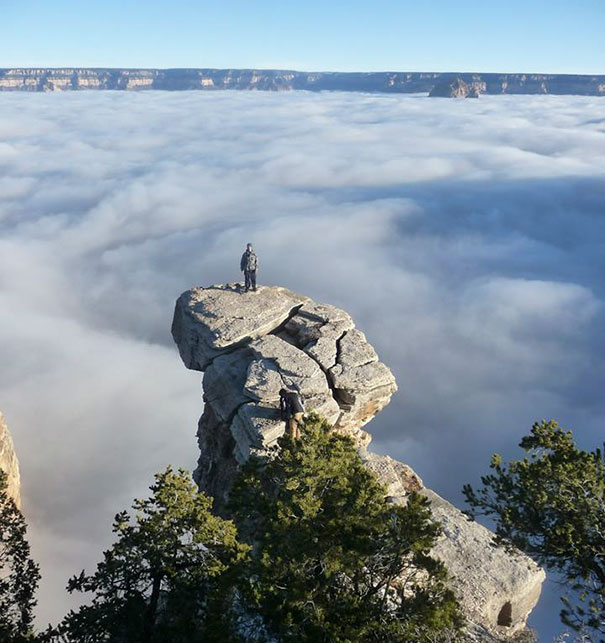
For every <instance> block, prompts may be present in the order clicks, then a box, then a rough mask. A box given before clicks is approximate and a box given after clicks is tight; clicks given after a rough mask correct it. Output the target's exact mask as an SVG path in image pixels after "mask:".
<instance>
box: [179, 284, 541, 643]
mask: <svg viewBox="0 0 605 643" xmlns="http://www.w3.org/2000/svg"><path fill="white" fill-rule="evenodd" d="M172 334H173V337H174V340H175V342H176V344H177V346H178V348H179V352H180V354H181V357H182V359H183V361H184V363H185V366H187V368H191V369H194V370H200V371H203V372H204V376H203V390H204V402H205V406H204V412H203V414H202V417H201V418H200V421H199V428H198V444H199V448H200V457H199V461H198V466H197V469H196V471H195V473H194V477H195V479H196V481H197V483H198V484H199V486H200V488H201V489H203V490H204V491H206V492H208V493H209V494H210V495H212V496H214V498H215V501H216V505H217V508H218V509H219V510H220V509H221V508H222V507H224V502H225V500H226V497H227V495H228V492H229V489H230V487H231V484H232V482H233V478H234V475H235V473H236V471H237V468H238V466H239V465H240V464H241V463H243V462H245V461H246V460H247V459H248V458H249V457H250V455H251V454H253V453H256V454H261V455H262V454H263V453H265V452H266V449H267V448H268V447H270V446H272V445H274V444H275V443H276V441H277V439H278V438H279V437H280V436H281V435H282V434H283V433H284V430H285V423H284V422H283V421H281V420H280V418H279V390H280V389H281V388H282V387H285V388H289V389H296V390H298V391H299V392H300V394H301V396H302V397H303V399H304V400H305V404H306V407H307V410H308V411H310V410H315V411H317V412H318V413H319V414H321V415H323V416H324V417H326V418H327V419H328V420H329V422H330V423H331V424H332V425H333V426H334V430H336V431H342V432H344V433H346V434H348V435H350V436H351V437H352V438H353V439H354V440H355V442H356V443H357V445H358V447H359V454H360V456H361V458H362V460H363V461H364V463H365V465H366V466H367V467H368V468H369V469H371V470H372V471H374V472H375V474H376V475H377V477H378V479H379V480H380V481H381V483H382V484H383V485H384V486H385V488H386V490H387V494H388V496H389V498H390V499H391V501H392V502H395V503H405V502H407V496H408V494H409V493H410V492H411V491H418V492H420V493H423V494H424V495H425V496H427V497H428V498H429V500H430V501H431V506H432V510H433V513H434V516H435V518H436V519H437V520H439V521H440V522H441V523H442V525H443V535H442V537H441V539H440V541H439V542H438V543H437V545H436V547H435V549H434V551H433V553H434V555H435V556H437V557H439V558H440V559H442V560H443V561H444V562H445V564H446V566H447V568H448V569H449V570H450V573H451V574H452V577H453V580H452V587H453V589H454V591H455V592H456V594H457V596H458V598H459V601H460V604H461V607H462V609H463V611H464V613H465V615H466V616H467V618H468V620H469V631H468V640H473V641H498V640H502V639H506V640H508V639H510V638H512V637H514V636H515V635H516V634H518V633H519V632H521V631H523V630H524V628H525V624H526V621H527V617H528V615H529V613H530V612H531V610H532V609H533V607H534V606H535V604H536V602H537V601H538V598H539V596H540V590H541V585H542V582H543V580H544V572H543V571H542V570H541V569H540V568H539V567H538V566H537V565H535V564H534V563H533V562H532V561H531V560H530V559H529V558H527V557H526V556H524V555H523V554H521V553H516V554H511V553H509V552H506V551H505V550H504V549H500V548H495V547H493V545H492V540H493V534H492V533H491V532H490V531H488V530H487V529H485V528H484V527H482V526H481V525H479V524H477V523H474V522H470V521H469V520H468V519H467V518H466V517H465V516H464V515H463V514H462V513H461V512H460V511H459V510H458V509H456V508H455V507H454V506H453V505H451V504H450V503H449V502H447V501H446V500H444V499H443V498H440V497H439V496H438V495H437V494H436V493H434V492H433V491H431V490H430V489H428V488H426V487H425V486H424V484H423V482H422V480H421V479H420V478H419V476H418V475H417V474H416V473H415V472H414V471H413V470H412V469H411V468H410V467H409V466H407V465H405V464H403V463H401V462H397V461H396V460H393V459H392V458H390V457H388V456H381V455H377V454H375V453H372V452H370V451H368V450H367V446H368V444H369V442H370V440H371V436H370V435H369V434H368V433H367V432H366V431H365V430H363V428H362V427H364V426H365V425H367V423H368V422H369V421H370V420H371V419H372V418H373V417H375V415H376V414H377V413H379V412H380V411H381V410H382V409H383V408H384V407H385V406H386V405H387V404H388V403H389V401H390V398H391V396H392V395H393V393H395V392H396V390H397V385H396V382H395V378H394V377H393V374H392V373H391V371H390V370H389V368H388V367H387V366H386V365H385V364H383V363H382V362H381V361H380V360H379V359H378V356H377V354H376V351H375V350H374V349H373V347H372V346H371V345H370V344H369V343H368V341H367V340H366V338H365V336H364V334H363V333H362V332H361V331H359V330H358V329H356V328H355V325H354V322H353V320H352V319H351V317H350V315H348V314H347V313H346V312H345V311H343V310H340V309H338V308H335V307H333V306H330V305H325V304H316V303H315V302H313V301H312V300H310V299H309V298H308V297H304V296H300V295H297V294H295V293H293V292H291V291H289V290H286V289H285V288H280V287H267V286H261V287H260V288H259V290H258V292H249V293H243V292H241V291H240V288H239V286H237V285H235V284H230V285H226V286H224V285H221V286H212V287H210V288H193V289H191V290H188V291H187V292H185V293H183V294H182V295H181V296H180V297H179V299H178V300H177V303H176V308H175V312H174V320H173V324H172Z"/></svg>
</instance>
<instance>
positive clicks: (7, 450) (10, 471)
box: [0, 412, 21, 507]
mask: <svg viewBox="0 0 605 643" xmlns="http://www.w3.org/2000/svg"><path fill="white" fill-rule="evenodd" d="M0 469H2V470H3V471H4V472H5V473H6V475H7V476H8V495H9V496H11V498H13V500H14V501H15V503H16V505H17V507H21V479H20V477H19V461H18V460H17V454H16V453H15V448H14V446H13V439H12V437H11V434H10V431H9V430H8V427H7V426H6V422H5V421H4V416H3V415H2V413H1V412H0Z"/></svg>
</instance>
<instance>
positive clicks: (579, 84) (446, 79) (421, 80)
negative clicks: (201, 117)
mask: <svg viewBox="0 0 605 643" xmlns="http://www.w3.org/2000/svg"><path fill="white" fill-rule="evenodd" d="M455 79H459V80H460V81H461V82H463V83H466V84H468V85H469V86H471V87H472V88H474V89H473V92H475V93H481V94H485V93H487V94H579V95H584V96H603V95H605V76H603V75H591V76H589V75H580V74H477V73H468V72H464V73H455V74H452V73H439V72H347V73H341V72H306V71H292V70H276V69H91V68H78V67H63V68H12V69H0V91H29V92H52V91H74V90H75V91H80V90H88V89H92V90H95V89H96V90H103V89H111V90H125V91H131V90H135V91H138V90H150V89H161V90H170V91H178V90H191V89H201V90H206V91H216V90H220V89H244V90H262V91H283V90H295V89H304V90H307V91H326V90H328V91H356V92H386V93H396V94H401V93H403V94H410V93H427V92H430V91H431V90H432V89H433V87H435V86H436V85H439V84H442V83H446V84H448V83H451V82H452V81H455Z"/></svg>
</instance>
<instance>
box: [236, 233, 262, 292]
mask: <svg viewBox="0 0 605 643" xmlns="http://www.w3.org/2000/svg"><path fill="white" fill-rule="evenodd" d="M257 268H258V257H257V256H256V253H255V252H254V250H253V248H252V244H251V243H249V244H248V245H247V246H246V251H245V252H244V254H243V255H242V260H241V261H240V270H241V271H242V272H243V273H244V279H245V287H244V290H245V292H248V291H249V290H250V289H252V290H254V291H256V270H257Z"/></svg>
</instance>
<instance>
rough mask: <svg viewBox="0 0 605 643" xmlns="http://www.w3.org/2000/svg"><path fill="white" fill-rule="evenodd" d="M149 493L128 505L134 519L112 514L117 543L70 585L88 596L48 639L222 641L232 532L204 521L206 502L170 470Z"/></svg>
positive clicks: (208, 517)
mask: <svg viewBox="0 0 605 643" xmlns="http://www.w3.org/2000/svg"><path fill="white" fill-rule="evenodd" d="M151 491H152V495H151V497H150V498H149V499H147V500H135V502H134V504H133V509H134V510H135V512H136V518H135V519H134V521H133V520H132V519H131V517H130V516H129V515H128V513H127V512H125V511H124V512H122V513H119V514H117V516H116V517H115V521H114V525H113V531H114V533H116V534H117V536H118V539H117V542H116V543H115V544H114V545H113V546H112V547H111V549H109V550H108V551H106V552H105V553H104V558H103V561H102V562H100V563H99V564H98V565H97V570H96V572H95V573H94V574H92V575H90V576H88V575H86V574H85V573H84V571H82V573H81V574H80V575H79V576H75V577H73V578H72V579H70V581H69V584H68V590H69V592H74V591H78V592H92V593H93V594H94V598H93V600H92V603H91V604H89V605H85V606H82V607H80V608H79V609H78V610H77V611H71V612H70V613H69V614H68V615H67V616H66V617H65V619H64V620H63V622H62V623H61V625H60V626H59V628H58V631H57V632H55V635H54V638H55V640H57V639H58V640H61V641H70V642H71V641H73V642H77V643H101V642H111V643H120V642H128V643H139V642H140V643H151V642H157V643H160V642H162V643H164V642H166V641H171V643H185V642H186V643H194V642H195V641H210V640H222V641H224V640H226V639H225V638H223V637H222V636H220V635H219V634H218V633H217V632H216V629H215V628H218V627H219V625H218V622H219V621H220V614H221V610H222V609H223V607H224V602H225V596H226V592H227V588H228V587H229V585H230V583H231V581H230V580H229V574H230V573H231V572H232V569H233V568H234V565H235V564H236V563H237V562H238V561H240V560H241V559H242V558H243V557H245V555H246V552H247V549H248V548H247V547H246V546H243V545H240V544H239V543H238V541H237V533H236V529H235V526H234V525H233V523H232V522H230V521H225V520H223V519H221V518H219V517H217V516H214V515H212V512H211V505H212V501H211V499H210V498H208V497H207V496H205V495H204V494H203V493H200V492H198V491H197V489H196V488H195V487H194V485H193V483H192V482H191V480H190V476H189V475H188V474H187V473H186V472H185V471H182V470H180V471H179V472H178V473H174V472H173V471H172V470H171V469H170V468H168V469H167V470H166V471H165V472H163V473H160V474H157V475H156V476H155V484H154V485H152V486H151Z"/></svg>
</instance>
